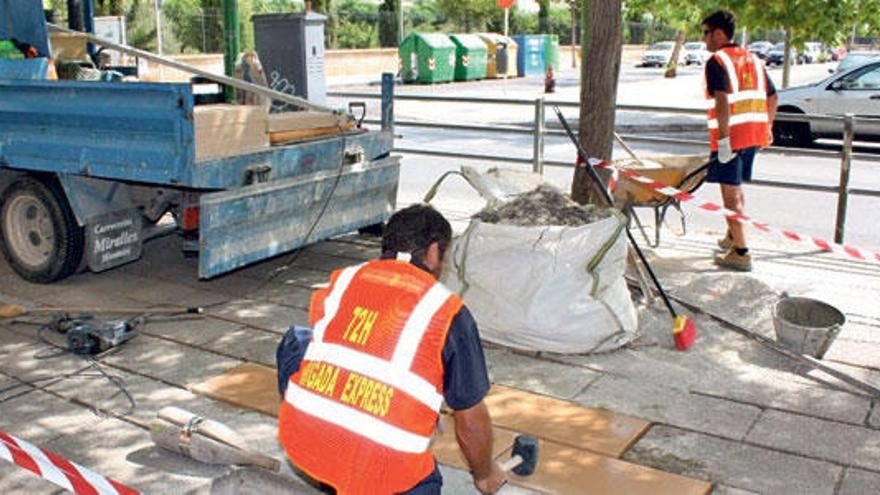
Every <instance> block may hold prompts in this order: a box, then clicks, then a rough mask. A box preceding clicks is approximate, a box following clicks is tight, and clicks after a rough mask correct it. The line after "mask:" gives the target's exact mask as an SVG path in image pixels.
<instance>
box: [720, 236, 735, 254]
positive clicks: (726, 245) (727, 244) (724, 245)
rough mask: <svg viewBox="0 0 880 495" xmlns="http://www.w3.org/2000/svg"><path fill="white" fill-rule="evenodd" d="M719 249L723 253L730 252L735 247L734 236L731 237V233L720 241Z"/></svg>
mask: <svg viewBox="0 0 880 495" xmlns="http://www.w3.org/2000/svg"><path fill="white" fill-rule="evenodd" d="M717 242H718V248H719V249H721V250H722V251H728V250H730V248H732V247H733V236H731V235H730V232H728V233H727V235H726V236H724V238H723V239H718V241H717Z"/></svg>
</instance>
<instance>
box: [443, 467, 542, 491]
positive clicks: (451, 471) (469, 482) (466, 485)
mask: <svg viewBox="0 0 880 495" xmlns="http://www.w3.org/2000/svg"><path fill="white" fill-rule="evenodd" d="M440 474H441V475H442V476H443V493H444V494H449V495H472V494H474V493H477V490H476V488H474V479H473V477H471V473H470V472H469V471H465V470H464V469H459V468H455V467H451V466H445V465H442V464H441V465H440ZM499 493H502V494H504V495H532V494H538V493H540V492H537V491H534V490H530V489H528V488H525V487H522V486H516V485H506V486H505V487H504V488H503V489H502V490H501V491H500V492H499Z"/></svg>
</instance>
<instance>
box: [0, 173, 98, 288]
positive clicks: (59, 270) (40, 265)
mask: <svg viewBox="0 0 880 495" xmlns="http://www.w3.org/2000/svg"><path fill="white" fill-rule="evenodd" d="M0 219H2V221H3V225H2V228H0V249H2V250H3V256H4V257H5V258H6V260H7V261H8V262H9V264H10V266H12V268H13V269H14V270H15V271H16V272H17V273H18V274H19V275H20V276H21V277H22V278H24V279H25V280H29V281H31V282H36V283H41V284H45V283H49V282H54V281H56V280H61V279H63V278H65V277H67V276H69V275H71V274H73V273H74V272H75V271H76V270H77V268H79V265H80V261H81V260H82V258H83V245H84V241H83V228H82V227H80V226H79V225H78V224H77V223H76V218H74V216H73V212H72V211H71V210H70V206H68V204H67V198H66V197H65V196H64V192H63V191H62V190H61V187H60V186H59V185H58V184H57V183H56V182H54V181H53V180H46V181H42V180H39V179H37V178H34V177H24V178H22V179H19V180H17V181H15V182H13V183H12V184H11V185H10V186H9V187H7V188H6V190H5V191H4V192H3V195H2V197H0Z"/></svg>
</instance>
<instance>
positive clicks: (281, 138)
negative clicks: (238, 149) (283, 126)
mask: <svg viewBox="0 0 880 495" xmlns="http://www.w3.org/2000/svg"><path fill="white" fill-rule="evenodd" d="M352 128H354V123H347V124H344V125H343V126H341V127H335V126H334V127H316V128H314V129H301V130H298V131H279V132H270V133H269V141H270V142H271V143H272V144H285V143H294V142H297V141H304V140H306V139H313V138H316V137H321V136H330V135H333V134H341V133H343V132H346V131H349V130H351V129H352Z"/></svg>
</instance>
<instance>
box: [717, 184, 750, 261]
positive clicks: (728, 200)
mask: <svg viewBox="0 0 880 495" xmlns="http://www.w3.org/2000/svg"><path fill="white" fill-rule="evenodd" d="M721 198H722V200H723V201H724V207H725V208H727V209H728V210H732V211H735V212H737V213H742V212H743V211H745V197H744V195H743V192H742V187H740V186H735V185H731V184H721ZM727 232H729V233H730V236H731V237H732V238H733V247H734V248H738V249H743V248H745V247H746V232H745V228H743V224H742V222H740V221H738V220H734V219H732V218H728V219H727Z"/></svg>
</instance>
